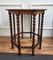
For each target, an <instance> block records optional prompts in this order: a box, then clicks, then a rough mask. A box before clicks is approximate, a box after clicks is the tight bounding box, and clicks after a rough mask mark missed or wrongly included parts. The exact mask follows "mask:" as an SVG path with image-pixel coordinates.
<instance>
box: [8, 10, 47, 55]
mask: <svg viewBox="0 0 53 60" xmlns="http://www.w3.org/2000/svg"><path fill="white" fill-rule="evenodd" d="M7 10H8V12H9V21H10V33H11V44H12V48H13V45H15V46H16V47H17V48H18V54H19V55H21V48H31V49H32V55H34V49H35V48H36V47H37V46H38V45H39V49H41V44H42V30H43V18H44V12H45V10H46V9H7ZM11 14H13V23H12V18H11ZM23 14H31V23H30V32H24V31H23ZM37 14H38V15H39V17H38V18H39V19H38V34H36V33H35V30H36V29H35V27H36V26H35V23H36V15H37ZM20 15H21V32H20V22H19V20H20V19H19V16H20ZM15 16H16V17H17V18H16V20H17V33H16V29H15V26H16V24H15ZM32 17H33V18H32ZM32 20H33V21H32ZM12 25H13V26H12ZM12 27H13V29H14V30H13V29H12ZM13 33H14V35H13ZM24 33H29V34H30V38H31V39H32V46H21V44H20V34H21V35H22V36H21V37H22V38H23V34H24ZM16 35H17V39H18V40H17V41H18V43H17V44H16V42H15V41H16ZM35 35H36V36H38V42H37V44H35Z"/></svg>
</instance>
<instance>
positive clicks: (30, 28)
mask: <svg viewBox="0 0 53 60" xmlns="http://www.w3.org/2000/svg"><path fill="white" fill-rule="evenodd" d="M30 24H31V25H30V38H32V15H31V23H30Z"/></svg>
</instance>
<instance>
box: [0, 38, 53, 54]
mask: <svg viewBox="0 0 53 60" xmlns="http://www.w3.org/2000/svg"><path fill="white" fill-rule="evenodd" d="M35 39H36V38H35ZM35 42H37V39H36V41H35ZM21 45H31V40H30V39H29V38H24V39H22V40H21ZM0 52H8V53H18V49H17V48H16V47H15V48H14V49H11V44H10V37H0ZM21 52H22V53H28V54H29V53H30V54H31V49H22V51H21ZM35 54H53V38H43V41H42V49H41V50H39V49H38V47H37V48H36V49H35Z"/></svg>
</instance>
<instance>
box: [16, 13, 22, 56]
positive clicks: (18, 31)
mask: <svg viewBox="0 0 53 60" xmlns="http://www.w3.org/2000/svg"><path fill="white" fill-rule="evenodd" d="M16 16H17V33H18V35H17V36H18V54H19V55H20V54H21V45H20V34H19V33H20V24H19V14H18V15H16Z"/></svg>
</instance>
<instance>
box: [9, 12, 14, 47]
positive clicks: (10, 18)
mask: <svg viewBox="0 0 53 60" xmlns="http://www.w3.org/2000/svg"><path fill="white" fill-rule="evenodd" d="M9 22H10V35H11V45H12V48H14V47H13V29H12V17H11V13H10V12H9Z"/></svg>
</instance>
